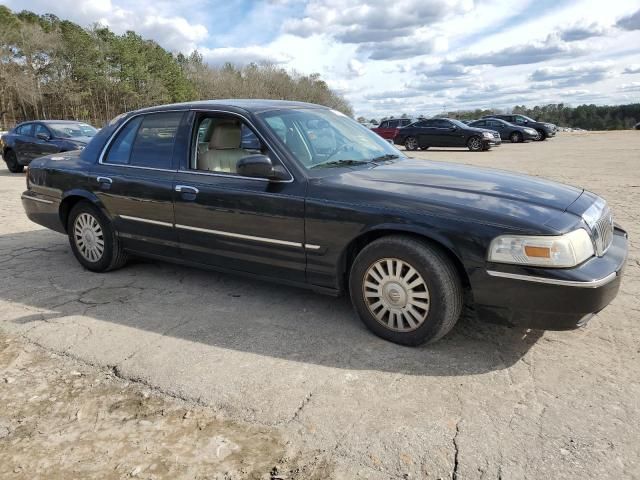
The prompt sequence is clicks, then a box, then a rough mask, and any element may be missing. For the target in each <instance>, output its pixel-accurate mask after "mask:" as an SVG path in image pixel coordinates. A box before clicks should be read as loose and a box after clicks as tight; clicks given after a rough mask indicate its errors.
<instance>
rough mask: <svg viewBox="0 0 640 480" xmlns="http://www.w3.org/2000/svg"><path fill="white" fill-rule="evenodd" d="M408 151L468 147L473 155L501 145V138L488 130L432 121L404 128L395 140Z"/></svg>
mask: <svg viewBox="0 0 640 480" xmlns="http://www.w3.org/2000/svg"><path fill="white" fill-rule="evenodd" d="M393 142H394V143H395V144H396V145H404V147H405V148H406V149H407V150H417V149H418V148H419V149H421V150H426V149H428V148H429V147H467V148H468V149H469V150H471V151H472V152H480V151H482V150H489V148H491V146H493V145H500V143H501V142H502V140H501V139H500V134H499V133H498V132H494V131H492V130H488V129H486V128H474V127H470V126H469V125H465V124H464V123H462V122H461V121H459V120H454V119H450V118H431V119H429V120H420V121H418V122H415V123H412V124H411V125H409V126H407V127H404V128H401V129H400V130H399V131H398V134H397V135H396V136H395V138H394V139H393Z"/></svg>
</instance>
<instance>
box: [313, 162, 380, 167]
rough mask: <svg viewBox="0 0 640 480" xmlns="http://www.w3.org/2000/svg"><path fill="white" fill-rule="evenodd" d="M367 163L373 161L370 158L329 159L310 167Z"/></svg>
mask: <svg viewBox="0 0 640 480" xmlns="http://www.w3.org/2000/svg"><path fill="white" fill-rule="evenodd" d="M367 163H373V161H371V160H331V161H328V162H322V163H318V164H316V165H314V166H313V167H311V168H319V167H342V166H348V165H366V164H367Z"/></svg>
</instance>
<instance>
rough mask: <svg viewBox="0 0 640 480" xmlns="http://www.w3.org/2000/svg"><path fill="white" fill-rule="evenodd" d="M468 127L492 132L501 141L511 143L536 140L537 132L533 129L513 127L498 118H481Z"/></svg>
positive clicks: (513, 125)
mask: <svg viewBox="0 0 640 480" xmlns="http://www.w3.org/2000/svg"><path fill="white" fill-rule="evenodd" d="M469 126H471V127H476V128H487V129H489V130H493V131H495V132H498V133H499V134H500V138H501V139H502V140H509V141H511V142H512V143H520V142H526V141H528V140H537V139H538V132H537V131H536V130H535V129H534V128H531V127H523V126H521V125H515V124H513V123H509V122H505V121H504V120H501V119H499V118H483V119H481V120H476V121H474V122H471V123H470V124H469Z"/></svg>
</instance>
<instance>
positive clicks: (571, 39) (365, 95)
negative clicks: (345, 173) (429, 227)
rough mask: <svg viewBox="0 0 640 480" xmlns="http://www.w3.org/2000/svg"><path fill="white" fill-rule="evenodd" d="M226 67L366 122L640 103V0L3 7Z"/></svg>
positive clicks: (11, 1)
mask: <svg viewBox="0 0 640 480" xmlns="http://www.w3.org/2000/svg"><path fill="white" fill-rule="evenodd" d="M0 4H4V5H6V6H8V7H9V8H11V9H12V10H14V11H20V10H23V9H27V10H31V11H33V12H36V13H53V14H55V15H57V16H59V17H60V18H64V19H69V20H72V21H74V22H76V23H79V24H80V25H83V26H91V25H93V24H95V23H100V24H103V25H108V26H109V27H110V28H111V29H112V30H114V31H115V32H118V33H122V32H125V31H126V30H135V31H136V32H137V33H139V34H141V35H142V36H144V37H146V38H150V39H153V40H155V41H157V42H158V43H159V44H160V45H162V46H163V47H165V48H167V49H169V50H171V51H173V52H183V53H190V52H192V51H193V50H196V49H197V50H198V51H199V52H200V53H201V54H202V55H203V57H204V59H205V61H207V62H208V63H210V64H213V65H219V64H222V63H225V62H227V61H229V62H232V63H236V64H246V63H249V62H262V61H268V62H272V63H276V64H278V65H281V66H282V67H283V68H286V69H287V70H295V71H297V72H300V73H303V74H309V73H320V74H321V76H322V78H323V79H324V80H326V81H327V83H328V84H329V85H330V86H331V87H332V88H333V89H334V90H336V91H338V92H339V93H341V94H342V95H344V96H345V97H346V98H347V100H348V101H349V102H350V103H351V104H352V106H353V108H354V112H355V114H356V115H357V116H360V115H362V116H365V117H366V118H380V117H382V116H388V115H395V116H398V115H400V114H402V113H406V114H407V115H410V116H417V115H419V114H422V115H433V114H437V113H439V112H442V111H451V110H462V109H475V108H498V109H501V108H509V107H513V106H514V105H522V104H524V105H528V106H533V105H542V104H547V103H560V102H563V103H565V104H569V105H579V104H583V103H595V104H619V103H632V102H633V103H635V102H640V0H517V1H516V0H384V1H379V0H369V1H361V0H309V1H302V0H263V1H252V0H136V1H130V0H129V1H127V0H56V1H55V2H51V1H50V0H0Z"/></svg>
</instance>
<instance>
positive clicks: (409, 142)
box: [404, 137, 418, 151]
mask: <svg viewBox="0 0 640 480" xmlns="http://www.w3.org/2000/svg"><path fill="white" fill-rule="evenodd" d="M404 148H406V149H407V150H411V151H414V150H417V149H418V140H417V139H416V137H407V139H406V140H405V141H404Z"/></svg>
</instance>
